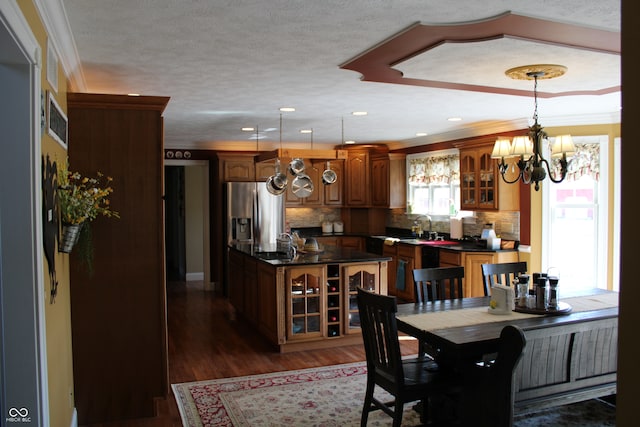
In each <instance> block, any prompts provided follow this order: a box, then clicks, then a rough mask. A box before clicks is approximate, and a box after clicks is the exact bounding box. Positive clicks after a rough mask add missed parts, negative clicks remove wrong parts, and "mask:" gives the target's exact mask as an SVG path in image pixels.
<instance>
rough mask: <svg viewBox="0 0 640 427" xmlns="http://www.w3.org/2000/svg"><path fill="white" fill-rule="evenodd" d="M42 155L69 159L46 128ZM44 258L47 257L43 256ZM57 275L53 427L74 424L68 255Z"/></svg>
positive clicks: (24, 3) (50, 315) (51, 306)
mask: <svg viewBox="0 0 640 427" xmlns="http://www.w3.org/2000/svg"><path fill="white" fill-rule="evenodd" d="M17 3H18V5H19V6H20V9H21V10H22V13H23V15H24V17H25V19H26V20H27V22H28V23H29V26H30V28H31V31H32V32H33V34H34V36H35V37H36V39H37V40H38V44H39V45H40V49H41V51H42V64H43V66H42V91H43V93H44V94H45V97H44V99H45V100H46V99H47V98H46V93H47V92H50V91H51V92H52V93H53V95H54V96H55V100H56V101H57V103H58V105H60V108H62V110H63V111H64V112H65V114H66V112H67V83H66V77H65V75H64V71H63V69H62V67H61V66H58V91H57V93H55V92H54V91H52V88H51V85H50V84H49V82H48V81H47V74H46V73H47V70H46V64H47V33H46V30H45V28H44V25H43V24H42V21H41V20H40V17H39V14H38V12H37V10H36V8H35V6H34V4H33V2H32V0H18V1H17ZM42 155H43V156H47V155H48V156H49V157H50V159H51V161H57V162H58V163H62V162H66V159H67V153H66V151H65V149H64V148H63V147H62V146H61V145H60V144H58V143H57V142H56V141H55V140H54V139H53V138H51V137H50V136H49V135H48V134H47V133H46V130H45V131H43V133H42ZM42 259H43V260H45V257H44V255H43V256H42ZM44 262H45V264H44V267H43V269H44V272H45V274H44V278H45V281H44V285H45V295H49V293H50V281H49V269H48V266H47V263H46V261H44ZM56 277H57V280H58V295H57V297H56V299H55V302H54V303H50V302H49V300H47V301H46V307H45V322H46V338H45V339H46V346H47V372H48V383H49V424H50V425H51V426H69V425H71V421H72V417H73V410H74V397H73V360H72V351H71V301H70V295H69V256H68V255H65V254H61V253H58V254H57V255H56Z"/></svg>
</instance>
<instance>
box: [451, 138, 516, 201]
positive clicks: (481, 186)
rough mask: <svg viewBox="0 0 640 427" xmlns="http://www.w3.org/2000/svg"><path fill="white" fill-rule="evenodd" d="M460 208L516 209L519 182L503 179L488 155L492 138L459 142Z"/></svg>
mask: <svg viewBox="0 0 640 427" xmlns="http://www.w3.org/2000/svg"><path fill="white" fill-rule="evenodd" d="M459 148H460V209H462V210H507V211H508V210H519V209H520V186H519V185H517V184H507V183H506V182H504V180H503V179H502V177H501V176H500V173H499V171H498V164H497V161H496V160H495V159H492V158H491V152H492V151H493V141H480V142H479V143H469V144H465V145H464V146H460V147H459Z"/></svg>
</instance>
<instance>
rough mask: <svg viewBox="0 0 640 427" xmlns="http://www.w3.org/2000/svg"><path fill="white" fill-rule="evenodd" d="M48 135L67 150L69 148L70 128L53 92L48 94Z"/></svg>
mask: <svg viewBox="0 0 640 427" xmlns="http://www.w3.org/2000/svg"><path fill="white" fill-rule="evenodd" d="M47 133H48V134H49V135H50V136H51V137H52V138H53V139H55V140H56V141H57V142H58V144H60V145H61V146H62V147H63V148H64V149H65V150H67V149H68V148H69V147H68V141H67V139H68V136H69V126H68V120H67V116H66V114H64V111H62V108H60V105H58V103H57V102H56V99H55V97H54V96H53V94H52V93H51V92H47Z"/></svg>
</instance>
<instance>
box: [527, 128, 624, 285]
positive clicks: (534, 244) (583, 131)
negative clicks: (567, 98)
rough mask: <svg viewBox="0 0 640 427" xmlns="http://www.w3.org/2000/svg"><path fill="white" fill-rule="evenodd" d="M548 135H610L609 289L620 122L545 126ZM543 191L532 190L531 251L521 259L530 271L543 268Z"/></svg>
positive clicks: (611, 267)
mask: <svg viewBox="0 0 640 427" xmlns="http://www.w3.org/2000/svg"><path fill="white" fill-rule="evenodd" d="M545 131H546V132H547V134H548V135H550V136H554V135H562V134H567V133H568V134H571V135H573V136H591V135H608V136H609V157H608V158H609V165H608V168H607V170H608V171H609V189H608V194H609V199H608V211H609V213H608V215H609V224H608V227H609V230H608V236H609V241H608V242H607V271H608V277H607V289H612V287H613V221H612V220H611V219H612V218H613V173H614V168H613V166H614V164H613V161H614V157H613V151H614V145H613V141H614V139H615V138H618V137H620V124H619V123H614V124H605V125H585V126H558V127H548V128H545ZM541 248H542V191H531V253H530V254H521V257H520V258H521V260H523V261H527V265H528V266H529V271H541V270H542V254H541V250H542V249H541Z"/></svg>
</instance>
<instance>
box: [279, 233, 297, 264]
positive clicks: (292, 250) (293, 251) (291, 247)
mask: <svg viewBox="0 0 640 427" xmlns="http://www.w3.org/2000/svg"><path fill="white" fill-rule="evenodd" d="M283 237H286V238H287V239H288V242H287V243H286V248H285V247H282V246H284V245H285V242H284V239H283ZM278 243H279V246H280V244H282V246H280V247H279V248H278V250H282V252H286V253H287V256H290V257H291V258H295V257H296V255H297V254H298V248H296V245H295V244H294V242H293V236H292V235H291V234H289V233H281V234H280V236H279V237H278Z"/></svg>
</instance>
